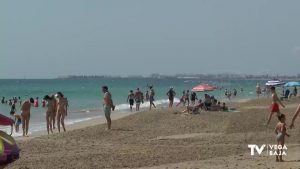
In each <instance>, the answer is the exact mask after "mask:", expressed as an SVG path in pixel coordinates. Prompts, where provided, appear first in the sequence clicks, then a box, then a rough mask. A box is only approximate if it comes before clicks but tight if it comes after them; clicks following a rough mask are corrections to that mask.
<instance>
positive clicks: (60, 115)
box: [56, 92, 67, 132]
mask: <svg viewBox="0 0 300 169" xmlns="http://www.w3.org/2000/svg"><path fill="white" fill-rule="evenodd" d="M57 98H58V99H57V116H56V117H57V129H58V132H60V124H61V125H62V127H63V130H64V131H66V127H65V116H67V112H66V109H67V108H66V107H67V102H66V99H65V97H64V95H63V94H62V93H61V92H57Z"/></svg>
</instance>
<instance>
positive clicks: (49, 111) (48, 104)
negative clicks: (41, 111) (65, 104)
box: [43, 95, 54, 134]
mask: <svg viewBox="0 0 300 169" xmlns="http://www.w3.org/2000/svg"><path fill="white" fill-rule="evenodd" d="M43 100H44V101H45V108H46V126H47V132H48V134H49V133H50V132H49V131H51V133H53V130H52V117H53V113H54V106H53V103H54V101H53V99H52V98H51V97H50V96H48V95H46V96H45V97H44V99H43Z"/></svg>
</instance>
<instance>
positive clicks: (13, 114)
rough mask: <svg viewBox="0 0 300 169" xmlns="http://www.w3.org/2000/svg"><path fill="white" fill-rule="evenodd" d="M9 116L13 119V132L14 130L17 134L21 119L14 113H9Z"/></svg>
mask: <svg viewBox="0 0 300 169" xmlns="http://www.w3.org/2000/svg"><path fill="white" fill-rule="evenodd" d="M10 115H12V116H13V117H14V118H15V122H16V123H15V130H16V133H18V132H19V128H20V124H22V119H21V116H20V115H18V114H16V112H15V111H11V112H10Z"/></svg>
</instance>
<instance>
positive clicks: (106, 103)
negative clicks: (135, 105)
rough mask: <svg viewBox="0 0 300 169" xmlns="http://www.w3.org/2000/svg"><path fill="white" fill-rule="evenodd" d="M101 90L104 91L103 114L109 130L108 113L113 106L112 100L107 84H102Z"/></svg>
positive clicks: (109, 119)
mask: <svg viewBox="0 0 300 169" xmlns="http://www.w3.org/2000/svg"><path fill="white" fill-rule="evenodd" d="M102 92H103V93H104V95H103V109H104V114H105V118H106V121H107V129H108V130H110V129H111V118H110V114H111V110H112V109H113V107H114V105H113V100H112V98H111V94H110V92H109V91H108V87H107V86H102Z"/></svg>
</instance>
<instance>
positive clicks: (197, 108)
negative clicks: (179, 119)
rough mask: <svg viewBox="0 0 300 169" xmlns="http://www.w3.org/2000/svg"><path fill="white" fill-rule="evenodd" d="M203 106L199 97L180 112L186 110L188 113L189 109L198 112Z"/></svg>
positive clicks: (194, 112)
mask: <svg viewBox="0 0 300 169" xmlns="http://www.w3.org/2000/svg"><path fill="white" fill-rule="evenodd" d="M202 108H203V103H202V100H201V99H200V100H199V101H198V103H196V104H195V105H193V106H186V109H185V110H183V111H182V113H185V112H188V113H190V111H192V113H193V114H198V113H199V109H202Z"/></svg>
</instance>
